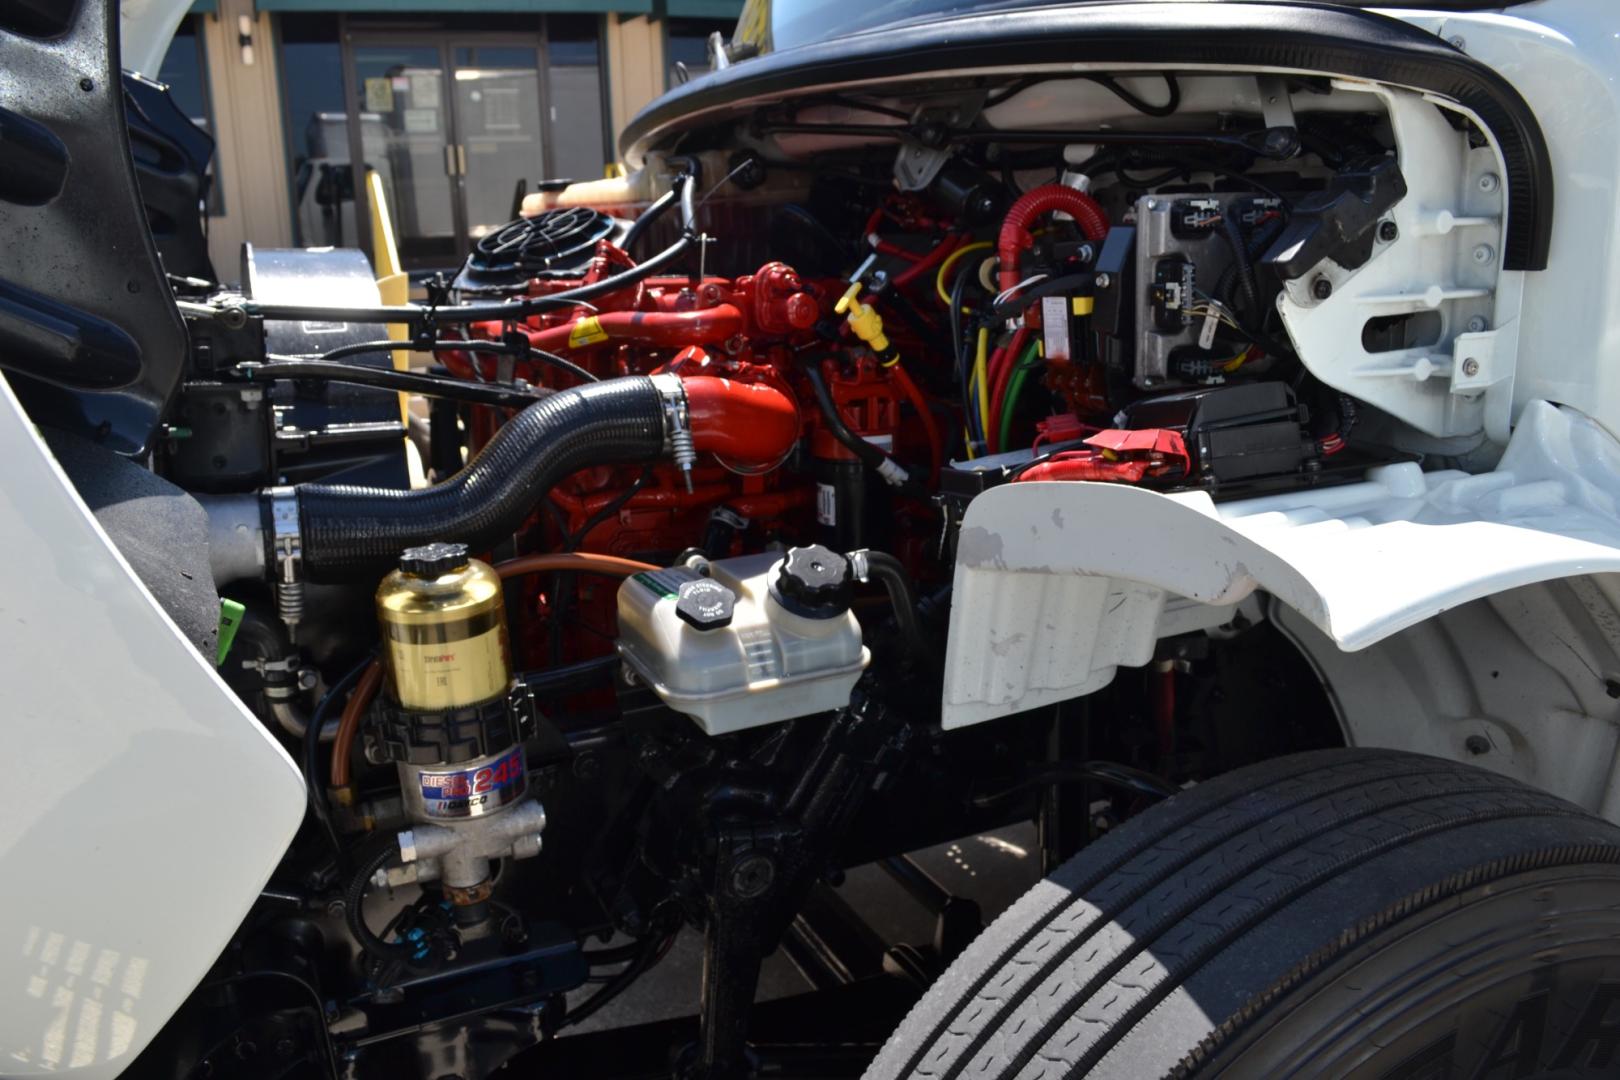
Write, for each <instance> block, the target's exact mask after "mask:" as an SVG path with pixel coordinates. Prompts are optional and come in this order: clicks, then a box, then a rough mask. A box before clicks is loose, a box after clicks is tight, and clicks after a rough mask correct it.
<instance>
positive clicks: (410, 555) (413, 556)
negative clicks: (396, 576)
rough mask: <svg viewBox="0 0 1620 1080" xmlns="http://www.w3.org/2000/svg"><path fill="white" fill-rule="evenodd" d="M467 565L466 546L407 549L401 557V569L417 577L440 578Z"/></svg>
mask: <svg viewBox="0 0 1620 1080" xmlns="http://www.w3.org/2000/svg"><path fill="white" fill-rule="evenodd" d="M466 565H467V545H466V544H423V545H422V546H421V547H413V548H406V549H405V553H404V554H402V555H401V556H400V557H399V568H400V569H401V570H403V571H405V573H407V574H414V575H416V576H417V577H438V576H439V575H440V574H448V573H449V572H450V571H452V570H460V569H461V568H462V567H463V566H466Z"/></svg>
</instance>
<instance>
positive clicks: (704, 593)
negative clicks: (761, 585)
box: [675, 578, 737, 630]
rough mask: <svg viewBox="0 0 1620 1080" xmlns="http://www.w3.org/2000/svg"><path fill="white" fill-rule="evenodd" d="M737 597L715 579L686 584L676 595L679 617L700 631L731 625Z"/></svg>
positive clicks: (683, 583)
mask: <svg viewBox="0 0 1620 1080" xmlns="http://www.w3.org/2000/svg"><path fill="white" fill-rule="evenodd" d="M736 610H737V594H736V593H734V592H732V591H731V590H730V589H728V588H726V587H725V586H724V585H722V584H720V583H719V582H718V581H714V580H713V579H711V578H698V579H696V580H695V581H684V582H682V583H681V587H680V589H679V590H678V591H677V592H676V593H675V614H677V615H679V616H680V617H681V619H682V620H683V621H684V622H686V623H687V624H689V625H691V626H695V627H696V628H697V629H699V630H718V629H720V628H721V627H722V626H730V625H731V616H732V613H733V612H735V611H736Z"/></svg>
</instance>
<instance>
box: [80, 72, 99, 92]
mask: <svg viewBox="0 0 1620 1080" xmlns="http://www.w3.org/2000/svg"><path fill="white" fill-rule="evenodd" d="M95 88H96V80H94V79H92V78H91V77H90V76H88V75H86V76H85V77H84V78H82V79H80V80H79V89H80V90H83V91H84V92H85V93H87V94H88V93H89V92H90V91H92V90H94V89H95Z"/></svg>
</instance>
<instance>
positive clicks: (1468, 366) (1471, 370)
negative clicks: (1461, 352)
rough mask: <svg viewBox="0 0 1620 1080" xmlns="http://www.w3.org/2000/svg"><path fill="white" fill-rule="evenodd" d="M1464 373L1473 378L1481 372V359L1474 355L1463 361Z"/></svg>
mask: <svg viewBox="0 0 1620 1080" xmlns="http://www.w3.org/2000/svg"><path fill="white" fill-rule="evenodd" d="M1463 374H1464V375H1466V376H1468V377H1469V378H1470V379H1472V378H1473V377H1474V376H1475V375H1478V374H1479V361H1478V360H1475V359H1474V358H1473V357H1472V356H1470V357H1469V358H1468V359H1466V360H1464V361H1463Z"/></svg>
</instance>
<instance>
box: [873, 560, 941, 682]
mask: <svg viewBox="0 0 1620 1080" xmlns="http://www.w3.org/2000/svg"><path fill="white" fill-rule="evenodd" d="M866 573H867V576H868V577H870V578H871V579H872V580H873V581H876V582H878V583H880V584H881V585H882V586H883V587H884V589H886V590H888V593H889V603H890V604H891V605H892V606H893V607H894V621H895V623H896V624H897V625H898V626H899V627H900V637H901V639H902V640H903V641H904V642H905V643H906V650H907V651H908V652H910V653H911V655H912V658H913V659H915V660H919V661H920V660H924V659H926V658H927V657H928V642H927V640H926V639H925V638H924V637H923V633H922V627H921V626H919V625H918V623H917V597H916V594H915V593H913V592H912V589H911V575H910V574H907V573H906V568H905V566H904V565H902V564H901V562H900V560H899V559H897V558H895V557H894V556H893V555H890V554H889V553H888V552H885V551H868V552H867V553H866Z"/></svg>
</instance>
